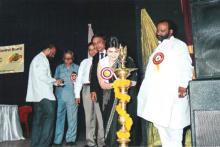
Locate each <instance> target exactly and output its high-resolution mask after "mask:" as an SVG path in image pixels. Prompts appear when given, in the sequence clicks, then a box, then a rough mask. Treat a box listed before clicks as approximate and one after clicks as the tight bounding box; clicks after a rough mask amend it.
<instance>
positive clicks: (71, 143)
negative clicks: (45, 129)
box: [66, 142, 76, 146]
mask: <svg viewBox="0 0 220 147" xmlns="http://www.w3.org/2000/svg"><path fill="white" fill-rule="evenodd" d="M66 145H68V146H69V145H76V142H67V143H66Z"/></svg>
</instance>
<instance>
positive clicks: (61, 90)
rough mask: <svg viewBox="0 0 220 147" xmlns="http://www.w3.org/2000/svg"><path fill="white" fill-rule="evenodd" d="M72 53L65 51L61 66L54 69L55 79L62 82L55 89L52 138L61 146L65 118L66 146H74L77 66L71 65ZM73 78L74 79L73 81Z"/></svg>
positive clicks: (76, 107)
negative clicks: (55, 117) (55, 115)
mask: <svg viewBox="0 0 220 147" xmlns="http://www.w3.org/2000/svg"><path fill="white" fill-rule="evenodd" d="M73 56H74V54H73V52H72V51H66V52H65V53H64V56H63V61H64V63H63V64H60V65H59V66H58V67H57V68H56V72H55V76H54V77H55V78H56V79H60V80H62V81H63V84H62V86H58V87H56V91H55V94H56V97H57V104H58V105H57V106H58V107H57V120H56V130H55V137H54V144H55V145H61V144H62V141H63V136H64V128H65V127H64V126H65V117H66V116H67V122H68V129H67V133H66V144H67V145H74V144H75V141H76V134H77V111H78V105H77V104H76V103H75V94H74V81H75V80H76V76H72V73H75V74H77V72H78V68H79V66H78V65H76V64H74V63H73ZM73 77H75V79H73Z"/></svg>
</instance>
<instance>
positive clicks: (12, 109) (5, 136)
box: [0, 105, 24, 142]
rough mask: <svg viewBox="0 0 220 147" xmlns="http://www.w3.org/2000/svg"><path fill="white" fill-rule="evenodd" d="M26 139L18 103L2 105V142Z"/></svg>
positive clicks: (0, 140)
mask: <svg viewBox="0 0 220 147" xmlns="http://www.w3.org/2000/svg"><path fill="white" fill-rule="evenodd" d="M21 139H24V137H23V133H22V128H21V124H20V121H19V115H18V106H17V105H0V142H3V141H14V140H21Z"/></svg>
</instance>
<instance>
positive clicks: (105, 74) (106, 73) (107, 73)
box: [101, 67, 114, 80]
mask: <svg viewBox="0 0 220 147" xmlns="http://www.w3.org/2000/svg"><path fill="white" fill-rule="evenodd" d="M113 75H114V71H113V70H112V68H110V67H105V68H103V69H102V70H101V77H102V78H103V79H105V80H110V79H111V78H112V77H113Z"/></svg>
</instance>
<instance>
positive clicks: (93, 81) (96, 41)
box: [90, 35, 106, 147]
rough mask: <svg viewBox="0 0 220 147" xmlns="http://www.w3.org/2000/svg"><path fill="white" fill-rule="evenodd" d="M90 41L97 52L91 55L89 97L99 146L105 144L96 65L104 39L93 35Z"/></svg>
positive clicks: (103, 53) (103, 47)
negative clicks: (94, 117)
mask: <svg viewBox="0 0 220 147" xmlns="http://www.w3.org/2000/svg"><path fill="white" fill-rule="evenodd" d="M92 43H93V45H94V47H95V49H96V50H97V51H98V53H97V54H96V55H95V56H94V57H93V61H92V66H91V73H90V92H91V99H92V101H93V103H94V110H93V111H94V112H93V113H95V116H96V120H97V123H95V124H94V125H96V124H97V125H98V126H97V129H98V134H97V144H98V146H99V147H102V146H104V145H105V141H104V127H103V119H102V99H103V98H102V97H103V90H102V89H101V87H100V85H99V82H98V78H97V66H98V63H99V60H100V59H102V58H104V57H105V56H106V50H105V39H104V37H103V36H102V35H94V36H93V38H92ZM94 133H95V132H94Z"/></svg>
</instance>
